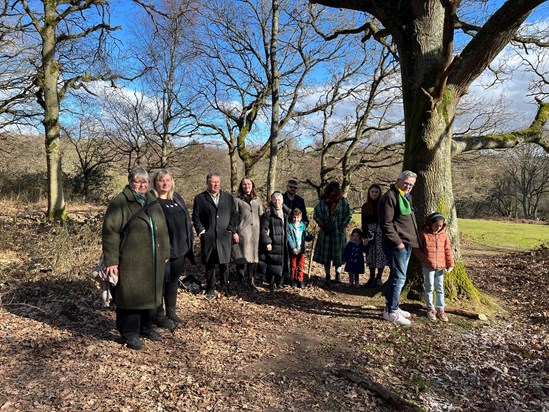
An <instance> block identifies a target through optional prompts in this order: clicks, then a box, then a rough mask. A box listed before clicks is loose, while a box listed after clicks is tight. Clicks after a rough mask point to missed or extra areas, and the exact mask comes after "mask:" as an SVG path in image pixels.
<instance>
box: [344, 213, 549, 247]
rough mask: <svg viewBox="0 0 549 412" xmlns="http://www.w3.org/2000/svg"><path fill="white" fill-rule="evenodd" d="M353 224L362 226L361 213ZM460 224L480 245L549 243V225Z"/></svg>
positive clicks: (465, 221)
mask: <svg viewBox="0 0 549 412" xmlns="http://www.w3.org/2000/svg"><path fill="white" fill-rule="evenodd" d="M351 225H354V226H357V227H358V226H360V214H357V213H355V214H353V222H352V223H351ZM458 225H459V231H460V233H461V234H462V235H464V236H465V237H466V238H468V239H469V240H472V241H473V242H474V243H476V244H477V245H479V246H485V247H493V248H504V249H513V250H530V249H535V248H537V247H539V246H540V245H541V244H546V245H549V225H536V224H527V223H511V222H502V221H497V220H483V219H459V221H458Z"/></svg>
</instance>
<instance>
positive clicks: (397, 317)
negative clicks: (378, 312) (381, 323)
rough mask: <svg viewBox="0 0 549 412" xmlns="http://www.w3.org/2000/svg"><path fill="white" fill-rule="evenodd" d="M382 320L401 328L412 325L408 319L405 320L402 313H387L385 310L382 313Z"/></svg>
mask: <svg viewBox="0 0 549 412" xmlns="http://www.w3.org/2000/svg"><path fill="white" fill-rule="evenodd" d="M383 319H385V320H387V321H389V322H393V323H396V324H397V325H402V326H408V325H410V324H412V322H411V321H410V319H406V318H405V317H404V316H403V315H402V312H399V311H395V312H389V311H388V310H387V309H385V310H384V311H383Z"/></svg>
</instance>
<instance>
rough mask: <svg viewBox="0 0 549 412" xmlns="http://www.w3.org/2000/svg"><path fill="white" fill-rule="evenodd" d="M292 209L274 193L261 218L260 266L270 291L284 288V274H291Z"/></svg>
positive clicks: (280, 194)
mask: <svg viewBox="0 0 549 412" xmlns="http://www.w3.org/2000/svg"><path fill="white" fill-rule="evenodd" d="M289 214H290V209H288V207H286V206H285V205H284V200H283V197H282V193H280V192H274V193H273V194H272V196H271V204H270V205H269V207H268V208H267V209H266V210H265V212H264V213H263V215H262V216H261V225H260V233H261V234H260V242H261V244H260V257H259V259H260V261H261V262H260V265H259V269H260V272H261V273H264V274H265V277H266V280H267V282H268V283H269V289H270V291H271V292H274V290H275V287H279V288H282V287H284V274H286V273H290V263H289V262H290V260H289V253H288V216H289Z"/></svg>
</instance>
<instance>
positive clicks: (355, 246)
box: [341, 228, 365, 286]
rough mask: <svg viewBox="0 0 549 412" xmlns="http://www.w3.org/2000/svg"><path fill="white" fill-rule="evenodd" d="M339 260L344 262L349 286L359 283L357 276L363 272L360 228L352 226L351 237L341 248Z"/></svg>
mask: <svg viewBox="0 0 549 412" xmlns="http://www.w3.org/2000/svg"><path fill="white" fill-rule="evenodd" d="M341 260H342V261H343V262H345V272H347V273H348V274H349V283H350V284H351V286H355V285H356V286H358V285H359V276H360V274H362V273H364V269H365V267H364V245H363V243H362V230H360V229H359V228H354V229H353V231H352V232H351V239H350V241H349V243H347V245H346V246H345V249H344V250H343V255H342V256H341Z"/></svg>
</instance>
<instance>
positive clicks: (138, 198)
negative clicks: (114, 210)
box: [130, 188, 147, 207]
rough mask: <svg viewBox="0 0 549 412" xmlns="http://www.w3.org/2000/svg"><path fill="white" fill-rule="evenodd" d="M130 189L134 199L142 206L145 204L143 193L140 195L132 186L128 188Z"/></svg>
mask: <svg viewBox="0 0 549 412" xmlns="http://www.w3.org/2000/svg"><path fill="white" fill-rule="evenodd" d="M130 190H131V191H132V193H133V197H135V200H136V201H137V203H139V204H140V205H141V207H143V205H144V204H145V202H146V200H147V199H146V197H145V195H142V194H141V193H139V192H136V191H135V190H133V189H132V188H130Z"/></svg>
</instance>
